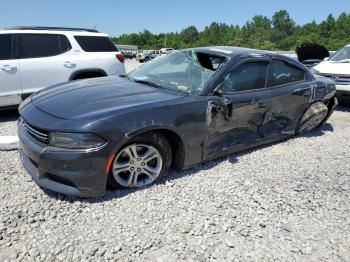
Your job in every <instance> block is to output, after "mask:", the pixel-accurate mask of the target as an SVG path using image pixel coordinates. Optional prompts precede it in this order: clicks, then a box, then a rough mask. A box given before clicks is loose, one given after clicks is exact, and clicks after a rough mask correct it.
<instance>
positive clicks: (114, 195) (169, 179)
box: [44, 111, 350, 204]
mask: <svg viewBox="0 0 350 262" xmlns="http://www.w3.org/2000/svg"><path fill="white" fill-rule="evenodd" d="M349 112H350V111H349ZM326 132H333V127H332V125H331V124H329V123H326V124H324V125H323V126H322V127H321V128H319V129H317V130H315V131H312V132H311V133H309V134H306V135H303V136H295V137H291V138H286V139H284V140H281V141H278V142H275V143H271V144H266V145H263V146H260V147H257V148H253V149H249V150H246V151H242V152H238V153H234V154H231V155H227V156H224V157H221V158H218V159H215V160H212V161H209V162H205V163H202V164H200V165H198V166H195V167H193V168H191V169H188V170H183V171H175V170H171V171H170V172H169V174H168V175H167V176H165V177H164V178H161V179H160V180H159V181H158V182H156V183H155V184H153V185H149V186H146V187H142V188H139V189H119V190H113V191H111V190H109V191H107V193H106V195H105V196H103V197H97V198H79V197H72V196H65V195H62V194H60V193H56V192H52V191H50V190H46V189H44V192H45V193H46V194H47V195H48V196H49V197H51V198H55V199H57V200H61V201H67V202H71V203H72V202H81V203H89V204H94V203H101V202H107V201H111V200H113V199H118V198H123V197H125V196H127V195H129V194H133V193H135V192H137V191H140V190H144V189H147V188H150V187H152V186H159V185H163V186H167V185H168V186H171V185H172V183H173V181H175V180H177V179H181V178H183V177H186V176H191V175H195V174H196V173H198V172H200V171H203V170H210V169H212V168H214V167H215V166H217V165H219V164H221V163H222V162H225V161H228V162H229V163H231V164H232V165H234V164H235V163H237V162H238V160H239V158H240V157H241V156H244V155H246V154H250V153H252V152H255V151H259V150H261V149H263V148H267V147H270V146H273V145H277V144H279V143H283V142H285V141H287V140H289V139H293V138H298V137H318V136H322V135H324V134H325V133H326Z"/></svg>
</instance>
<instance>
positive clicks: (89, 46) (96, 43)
mask: <svg viewBox="0 0 350 262" xmlns="http://www.w3.org/2000/svg"><path fill="white" fill-rule="evenodd" d="M74 38H75V39H76V40H77V42H78V44H79V45H80V46H81V48H82V49H83V50H84V51H85V52H118V48H117V47H116V46H115V45H114V44H113V42H112V41H111V40H110V39H109V38H108V37H103V36H102V37H101V36H75V37H74Z"/></svg>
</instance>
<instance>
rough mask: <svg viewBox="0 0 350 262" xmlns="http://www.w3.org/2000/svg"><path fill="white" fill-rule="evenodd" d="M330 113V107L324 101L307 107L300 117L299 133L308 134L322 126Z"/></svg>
mask: <svg viewBox="0 0 350 262" xmlns="http://www.w3.org/2000/svg"><path fill="white" fill-rule="evenodd" d="M327 115H328V107H327V106H326V105H325V104H324V103H322V102H316V103H314V104H312V105H311V106H310V107H309V109H307V110H306V111H305V113H304V115H303V117H302V118H301V119H300V121H299V124H298V128H297V134H299V135H303V134H306V133H308V132H310V131H312V130H314V129H316V128H318V127H320V126H321V125H322V124H323V122H324V120H325V119H326V118H327Z"/></svg>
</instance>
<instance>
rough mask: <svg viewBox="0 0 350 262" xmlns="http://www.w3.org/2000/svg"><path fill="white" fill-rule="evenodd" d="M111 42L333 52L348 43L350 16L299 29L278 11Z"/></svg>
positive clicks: (126, 36)
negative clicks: (312, 47) (318, 47)
mask: <svg viewBox="0 0 350 262" xmlns="http://www.w3.org/2000/svg"><path fill="white" fill-rule="evenodd" d="M112 40H113V42H114V43H118V44H130V45H137V46H139V47H140V48H143V49H160V48H162V47H173V48H175V49H181V48H187V47H195V46H212V45H229V46H242V47H250V48H257V49H265V50H295V48H296V47H297V46H298V45H300V44H302V43H319V44H323V45H325V46H326V47H327V48H328V49H329V50H336V49H339V48H340V47H342V46H344V45H345V44H348V43H350V14H347V13H342V14H341V15H340V16H339V17H338V18H334V17H333V16H332V15H329V16H328V17H327V19H326V20H325V21H323V22H321V23H319V24H317V23H316V22H315V21H311V22H310V23H307V24H305V25H303V26H298V25H296V24H295V22H294V21H293V19H292V18H291V17H290V15H289V13H288V12H287V11H286V10H280V11H278V12H276V13H275V14H274V15H273V16H272V18H271V19H270V18H268V17H266V16H262V15H256V16H254V17H253V18H252V19H251V20H250V21H247V22H246V23H245V24H244V25H243V26H242V27H239V26H233V25H227V24H225V23H216V22H213V23H211V24H210V25H209V26H206V27H205V28H204V30H203V31H198V29H197V28H196V27H195V26H193V25H192V26H189V27H187V28H184V29H183V30H182V31H181V32H180V33H178V32H171V33H166V34H165V33H162V34H152V33H151V32H150V31H148V30H144V31H143V32H139V33H137V34H135V33H134V34H123V35H121V36H119V37H113V38H112Z"/></svg>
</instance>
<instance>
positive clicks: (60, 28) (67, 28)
mask: <svg viewBox="0 0 350 262" xmlns="http://www.w3.org/2000/svg"><path fill="white" fill-rule="evenodd" d="M6 30H55V31H85V32H90V33H99V32H98V31H97V30H96V29H88V28H72V27H50V26H14V27H10V28H6Z"/></svg>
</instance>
